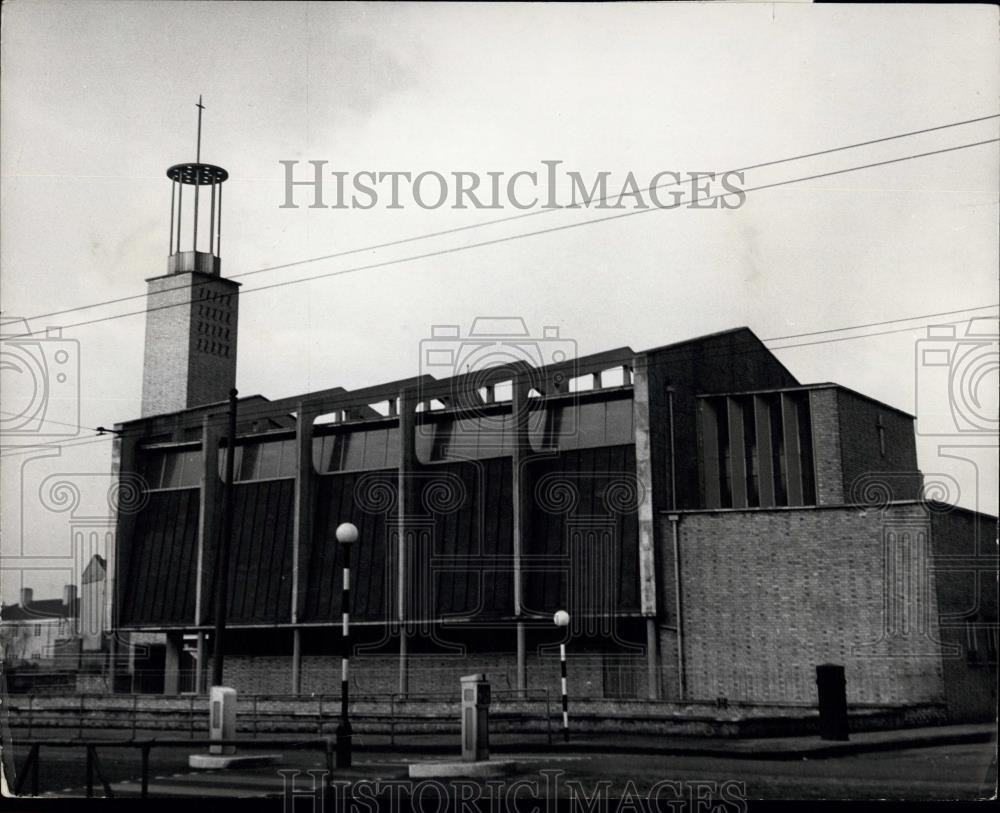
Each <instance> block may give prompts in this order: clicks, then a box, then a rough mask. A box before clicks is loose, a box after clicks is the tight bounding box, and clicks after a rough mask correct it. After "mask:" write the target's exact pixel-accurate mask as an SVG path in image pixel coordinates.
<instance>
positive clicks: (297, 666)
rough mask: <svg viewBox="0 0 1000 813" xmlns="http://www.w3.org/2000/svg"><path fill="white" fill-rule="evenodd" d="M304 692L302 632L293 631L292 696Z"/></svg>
mask: <svg viewBox="0 0 1000 813" xmlns="http://www.w3.org/2000/svg"><path fill="white" fill-rule="evenodd" d="M301 692H302V630H300V629H298V627H296V628H295V629H293V630H292V694H301Z"/></svg>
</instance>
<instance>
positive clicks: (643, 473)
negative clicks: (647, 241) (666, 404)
mask: <svg viewBox="0 0 1000 813" xmlns="http://www.w3.org/2000/svg"><path fill="white" fill-rule="evenodd" d="M632 372H633V382H634V383H633V388H632V413H633V415H632V424H633V426H634V427H635V476H636V493H637V495H638V506H637V511H636V513H637V518H638V530H639V594H640V595H639V598H640V608H641V612H642V614H643V615H644V616H645V617H646V671H647V681H646V683H647V694H648V696H649V699H650V700H658V699H659V697H660V681H659V678H658V675H659V658H658V657H657V647H656V616H657V585H656V528H655V519H654V517H655V507H654V504H653V495H654V494H655V491H654V489H653V451H652V443H651V441H650V409H649V371H648V369H647V367H646V357H645V356H636V358H635V362H634V364H633V367H632Z"/></svg>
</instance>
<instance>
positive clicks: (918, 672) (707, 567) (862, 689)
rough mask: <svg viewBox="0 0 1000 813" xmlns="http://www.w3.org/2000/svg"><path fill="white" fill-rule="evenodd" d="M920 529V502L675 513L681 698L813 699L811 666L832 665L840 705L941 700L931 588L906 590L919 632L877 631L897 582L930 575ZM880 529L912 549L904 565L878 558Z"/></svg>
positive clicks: (923, 524)
mask: <svg viewBox="0 0 1000 813" xmlns="http://www.w3.org/2000/svg"><path fill="white" fill-rule="evenodd" d="M663 523H664V538H668V537H667V536H666V534H667V532H668V527H667V526H668V525H669V523H668V521H667V520H666V519H665V518H664V519H663ZM887 528H888V529H889V531H887ZM928 530H929V523H928V521H927V518H926V516H925V515H924V512H923V509H922V507H921V506H918V505H910V506H893V507H891V508H890V509H888V510H887V511H883V512H880V511H874V510H868V511H859V510H857V509H849V508H825V509H774V510H756V511H752V510H751V511H720V512H713V513H689V514H684V515H683V516H682V518H681V521H680V544H681V556H680V559H681V574H682V597H683V602H684V610H683V612H684V623H683V630H684V651H685V659H686V675H687V688H688V695H687V696H688V697H689V698H691V699H695V700H698V699H711V698H715V697H719V696H723V697H727V698H728V699H730V700H736V701H745V702H808V703H813V702H815V701H816V689H815V667H816V665H817V664H821V663H826V662H832V663H839V664H843V665H844V666H845V667H846V676H847V696H848V702H851V703H864V702H876V703H914V702H937V701H941V700H942V699H943V694H944V687H943V678H942V669H941V658H940V653H939V651H938V648H937V646H936V644H934V643H933V641H934V640H936V638H937V615H936V603H934V597H933V585H932V584H929V585H926V587H927V589H926V590H924V591H923V592H919V591H918V592H916V593H913V594H911V595H906V596H904V599H905V602H904V603H905V607H904V608H903V611H904V612H905V613H906V617H907V618H908V619H912V618H915V617H919V618H920V619H923V623H922V624H911V625H910V626H908V627H906V628H905V629H906V630H913V629H915V630H917V632H921V631H922V635H915V634H913V633H912V632H910V633H905V634H896V633H898V630H895V627H893V630H894V632H893V633H892V634H887V633H886V629H887V626H892V624H895V620H894V619H896V620H898V619H897V616H898V607H897V608H896V611H897V615H896V616H892V617H891V618H889V617H887V608H889V609H890V610H891V609H892V608H894V607H896V605H895V604H894V603H893V602H892V601H889V600H888V598H891V597H892V596H893V594H894V593H895V592H896V591H897V586H898V585H899V584H903V585H905V584H907V583H908V582H907V579H910V580H911V582H910V583H914V582H916V581H918V580H919V578H920V575H921V574H923V576H924V577H925V578H932V574H931V575H928V574H927V571H926V568H925V565H926V551H927V550H928V546H927V544H926V539H927V533H928ZM887 533H888V534H889V538H891V539H892V540H895V542H894V543H893V544H897V543H898V544H899V545H904V546H905V547H906V549H907V551H908V552H909V554H910V555H908V558H907V557H903V558H902V559H901V561H905V562H908V563H909V564H908V566H907V568H904V572H902V573H900V572H897V570H894V569H893V568H892V567H889V568H888V569H887V567H886V565H885V561H886V550H887V544H889V543H887V541H886V539H887ZM892 550H893V551H895V550H896V548H892ZM921 552H923V553H921ZM894 555H895V554H894ZM921 560H923V561H922V562H921ZM921 564H923V565H924V567H921ZM887 579H888V581H889V584H888V587H887V586H886V580H887ZM925 628H926V629H925Z"/></svg>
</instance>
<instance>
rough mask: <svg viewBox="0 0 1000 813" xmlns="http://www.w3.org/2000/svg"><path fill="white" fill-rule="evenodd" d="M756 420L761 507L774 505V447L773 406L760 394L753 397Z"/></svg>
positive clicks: (758, 482)
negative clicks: (772, 432)
mask: <svg viewBox="0 0 1000 813" xmlns="http://www.w3.org/2000/svg"><path fill="white" fill-rule="evenodd" d="M753 413H754V422H755V424H756V427H757V433H756V434H757V493H758V494H759V495H760V507H761V508H771V507H773V506H774V458H773V454H774V448H773V446H772V440H771V407H770V405H769V404H768V403H767V401H766V400H765V399H764V398H761V397H760V396H759V395H755V396H754V397H753Z"/></svg>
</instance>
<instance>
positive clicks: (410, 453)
mask: <svg viewBox="0 0 1000 813" xmlns="http://www.w3.org/2000/svg"><path fill="white" fill-rule="evenodd" d="M416 408H417V394H416V391H415V390H414V389H412V388H405V389H403V390H402V391H401V392H400V394H399V477H398V480H397V490H398V495H397V497H398V499H397V505H398V514H397V523H398V525H397V534H396V536H397V540H396V545H397V548H396V556H397V567H398V578H397V585H398V586H397V596H396V600H397V601H396V613H397V620H398V622H399V693H400V694H401V695H403V696H404V697H405V696H406V695H407V694H408V693H409V687H410V669H409V659H408V656H407V637H408V635H409V631H408V629H407V621H408V618H407V615H408V613H407V603H408V601H409V596H408V595H407V587H408V586H409V585H408V582H409V579H408V574H409V561H408V559H409V557H408V555H407V553H408V551H407V547H408V544H407V529H408V527H409V525H410V524H411V523H412V521H413V518H414V516H415V515H416V483H415V481H414V477H413V475H414V473H415V472H416V470H417V467H418V465H419V461H418V460H417V449H416V426H417V415H416Z"/></svg>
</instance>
